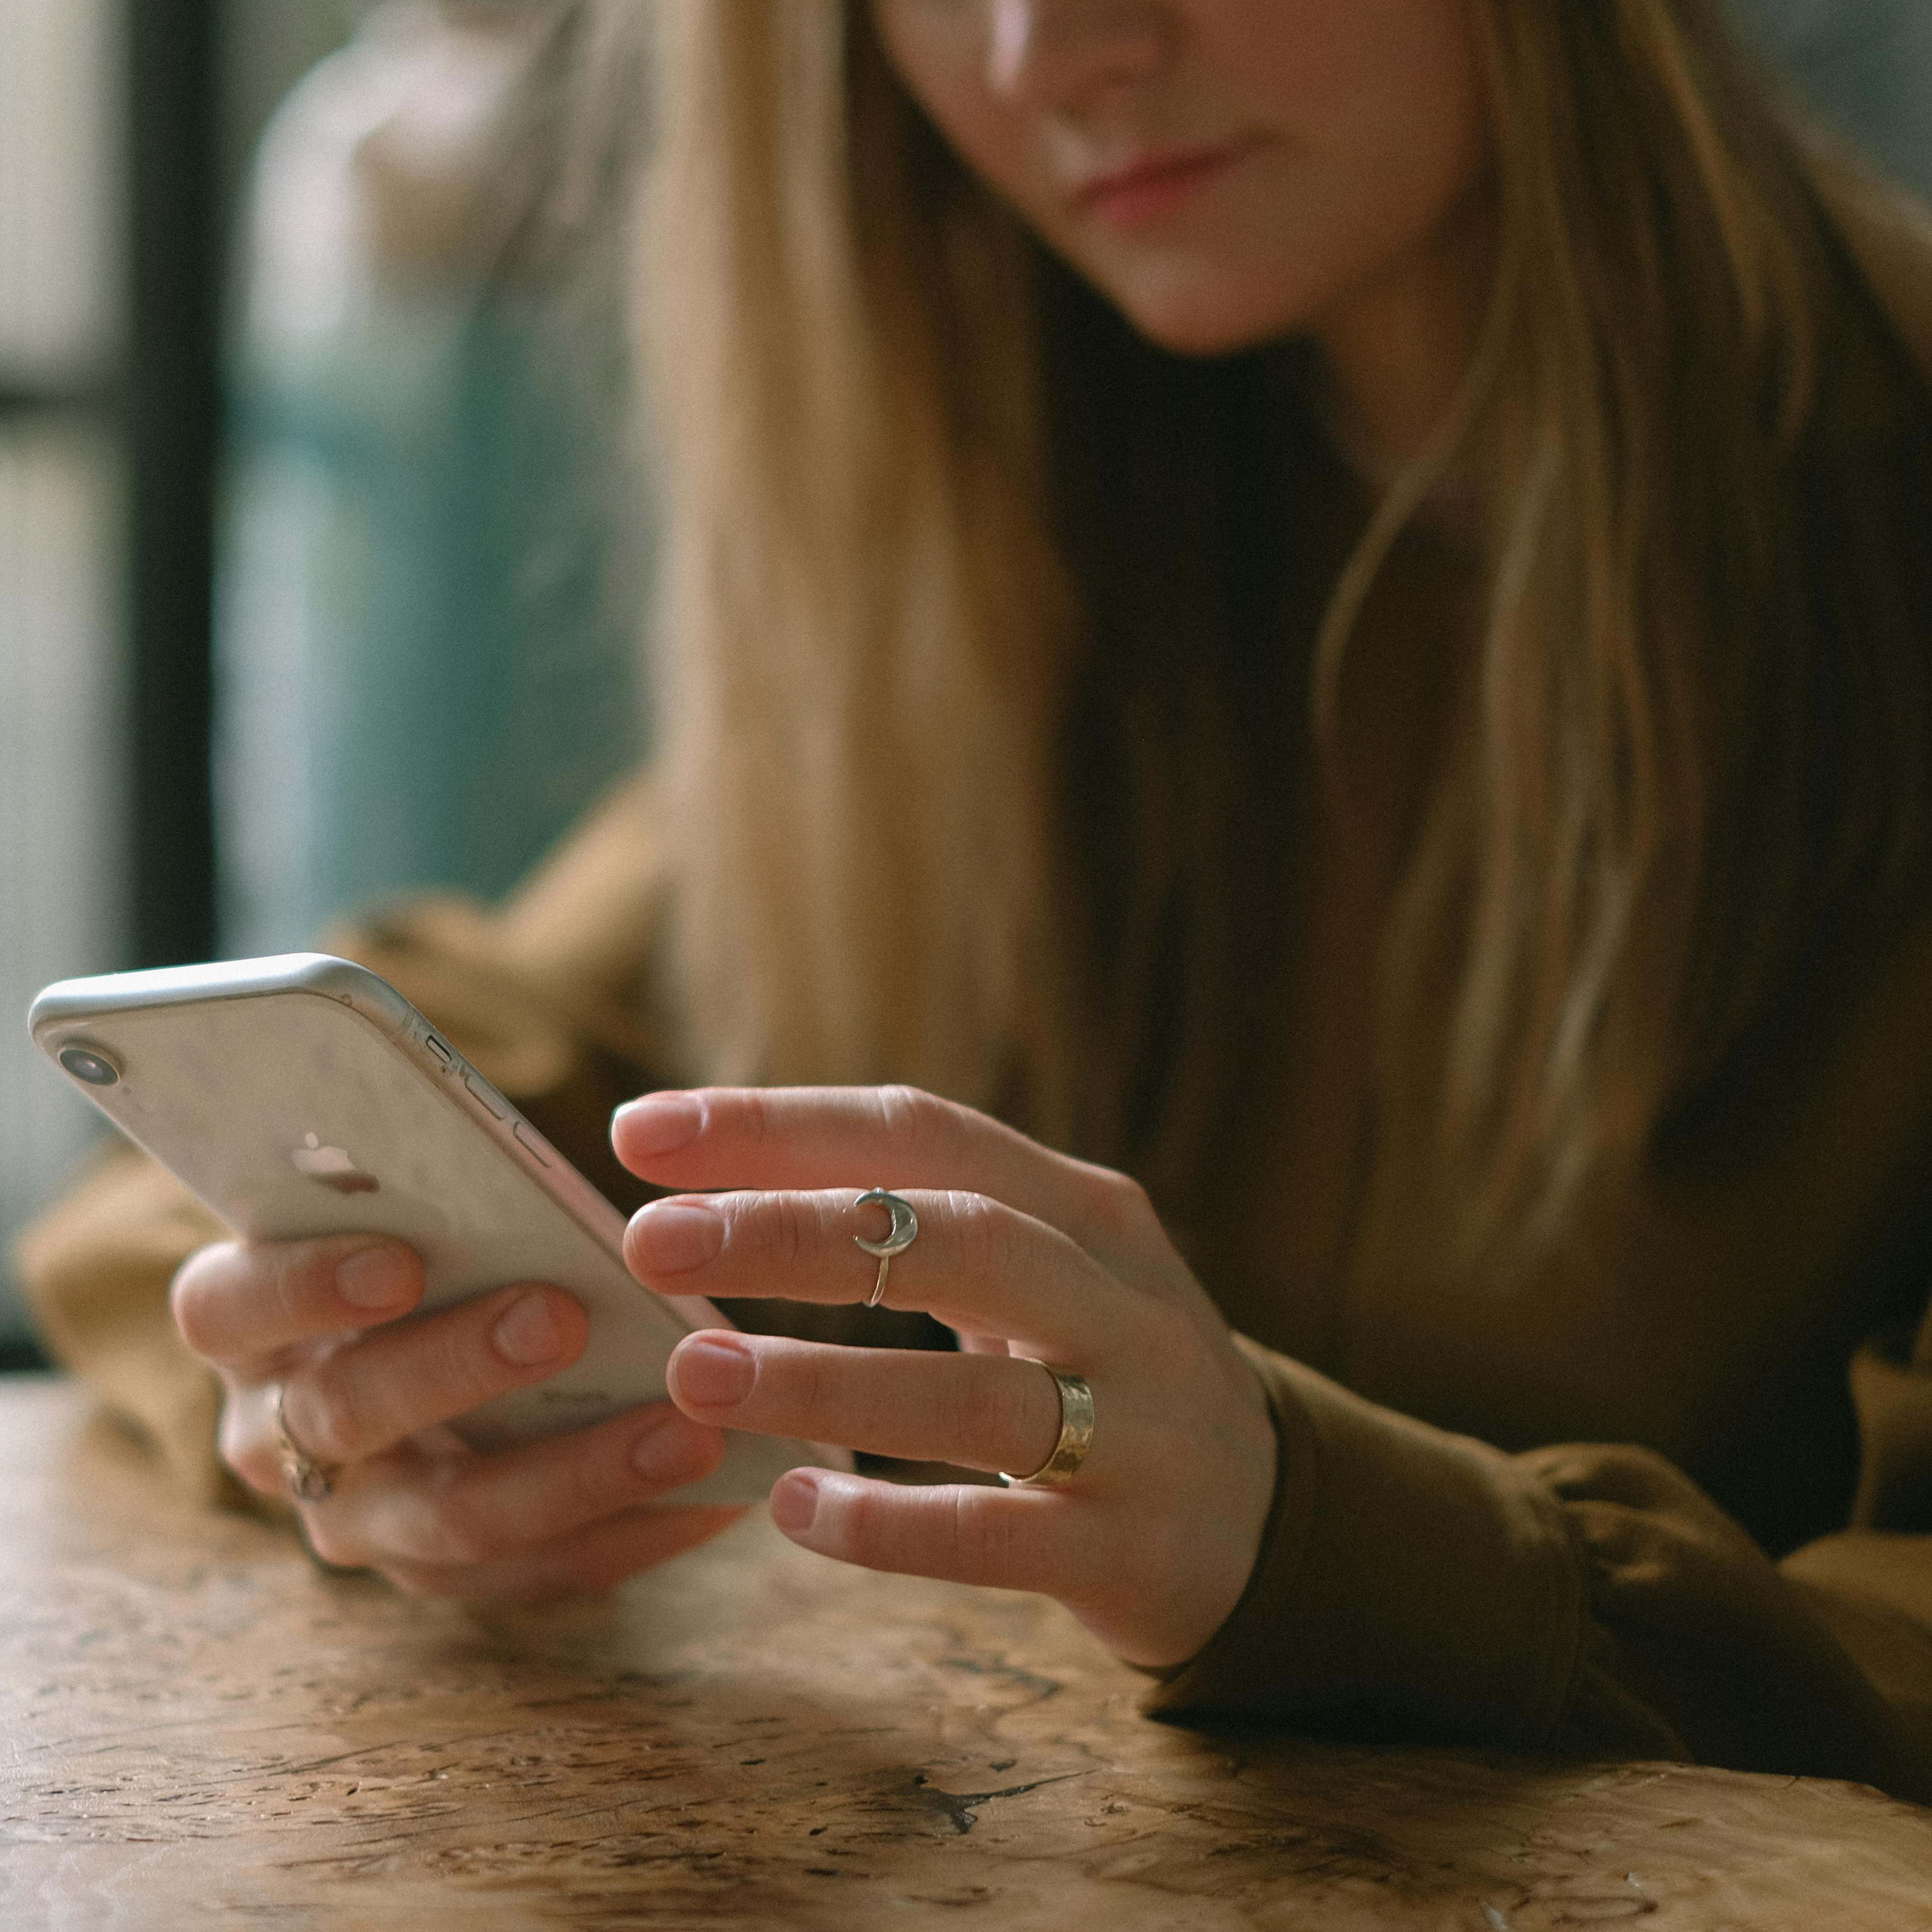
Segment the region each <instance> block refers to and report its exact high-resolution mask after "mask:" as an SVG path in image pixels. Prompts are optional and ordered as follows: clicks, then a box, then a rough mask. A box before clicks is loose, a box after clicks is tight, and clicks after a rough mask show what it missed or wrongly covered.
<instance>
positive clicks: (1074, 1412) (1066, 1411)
mask: <svg viewBox="0 0 1932 1932" xmlns="http://www.w3.org/2000/svg"><path fill="white" fill-rule="evenodd" d="M1013 1359H1014V1360H1015V1361H1019V1362H1031V1364H1033V1365H1034V1367H1035V1368H1037V1369H1044V1370H1046V1372H1047V1373H1048V1374H1049V1375H1050V1376H1052V1378H1053V1385H1054V1387H1055V1388H1056V1389H1058V1391H1059V1392H1060V1440H1059V1441H1058V1442H1056V1443H1055V1445H1053V1454H1052V1455H1050V1456H1049V1457H1048V1458H1047V1459H1046V1461H1045V1462H1044V1463H1041V1465H1040V1467H1039V1468H1038V1469H1036V1470H1034V1472H1033V1474H1032V1475H1030V1476H1010V1475H1007V1472H1006V1471H1005V1470H1004V1469H1002V1470H1001V1472H1000V1481H1001V1482H1003V1483H1004V1484H1006V1486H1007V1488H1008V1489H1010V1490H1012V1489H1018V1488H1019V1487H1021V1486H1022V1484H1025V1485H1028V1486H1030V1487H1032V1488H1034V1489H1040V1490H1046V1489H1051V1488H1052V1487H1054V1485H1055V1484H1058V1483H1065V1482H1070V1481H1072V1480H1073V1478H1074V1477H1075V1476H1076V1475H1078V1474H1079V1469H1080V1466H1081V1464H1082V1463H1084V1462H1085V1461H1086V1460H1087V1452H1088V1450H1089V1449H1091V1448H1093V1446H1094V1391H1092V1390H1091V1388H1088V1385H1087V1378H1086V1377H1085V1376H1076V1375H1075V1374H1074V1373H1073V1371H1072V1370H1069V1369H1056V1368H1055V1367H1054V1366H1053V1364H1052V1363H1051V1362H1043V1361H1041V1360H1040V1358H1039V1357H1038V1356H1037V1355H1016V1356H1015V1357H1014V1358H1013Z"/></svg>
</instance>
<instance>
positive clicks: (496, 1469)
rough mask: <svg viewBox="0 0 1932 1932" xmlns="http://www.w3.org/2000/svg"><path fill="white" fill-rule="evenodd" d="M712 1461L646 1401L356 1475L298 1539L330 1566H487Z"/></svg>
mask: <svg viewBox="0 0 1932 1932" xmlns="http://www.w3.org/2000/svg"><path fill="white" fill-rule="evenodd" d="M723 1456H724V1436H723V1434H722V1433H721V1431H719V1430H717V1429H715V1428H711V1427H706V1425H705V1424H702V1423H699V1422H694V1421H691V1420H689V1419H688V1418H686V1417H685V1416H682V1415H679V1413H678V1412H677V1411H676V1409H673V1407H672V1406H671V1405H670V1403H667V1402H660V1403H652V1404H651V1405H650V1406H649V1408H647V1409H643V1410H641V1411H631V1412H627V1413H626V1414H625V1415H619V1416H613V1417H612V1418H610V1419H609V1420H608V1421H604V1422H601V1423H598V1424H595V1426H594V1427H591V1428H589V1429H583V1430H573V1431H571V1433H569V1434H568V1435H565V1436H551V1437H550V1438H548V1439H546V1440H544V1441H543V1442H531V1443H526V1444H523V1445H520V1446H519V1447H518V1448H514V1449H507V1450H502V1451H495V1452H492V1453H487V1454H471V1455H458V1456H454V1457H421V1456H417V1455H415V1454H410V1453H408V1452H407V1451H406V1452H405V1453H404V1454H399V1455H394V1456H386V1457H381V1458H380V1459H378V1460H376V1461H374V1462H371V1463H364V1464H362V1465H359V1466H357V1467H356V1469H355V1470H354V1471H353V1474H352V1475H351V1477H350V1479H349V1480H347V1481H343V1482H341V1483H339V1484H338V1486H337V1488H336V1490H335V1493H334V1494H333V1495H332V1496H330V1497H329V1499H328V1500H327V1501H326V1502H321V1503H318V1504H317V1505H314V1507H313V1508H311V1510H310V1511H309V1512H308V1520H309V1524H310V1530H311V1537H312V1538H314V1541H315V1542H316V1544H317V1551H318V1553H320V1554H321V1555H323V1556H325V1557H326V1558H327V1559H328V1560H329V1561H330V1562H344V1561H353V1562H356V1563H357V1564H359V1565H363V1566H368V1567H374V1568H385V1567H387V1566H388V1565H391V1564H392V1563H397V1562H408V1563H414V1564H417V1565H426V1566H429V1567H432V1568H460V1567H463V1566H474V1565H478V1564H484V1563H491V1562H499V1561H500V1560H502V1559H506V1558H510V1557H514V1556H519V1555H522V1554H526V1553H529V1551H532V1550H537V1549H540V1548H541V1547H544V1546H545V1545H547V1544H552V1543H553V1542H555V1541H556V1540H557V1539H558V1538H561V1537H565V1536H568V1535H571V1534H572V1533H574V1532H576V1531H577V1530H580V1529H586V1528H588V1527H589V1526H591V1525H592V1524H593V1523H600V1522H602V1521H603V1520H604V1519H605V1518H607V1517H615V1516H619V1515H622V1514H625V1512H627V1511H631V1510H634V1509H637V1508H641V1507H643V1505H646V1504H648V1503H651V1502H655V1501H658V1500H659V1499H662V1498H665V1497H667V1496H672V1495H673V1493H675V1492H676V1490H679V1489H682V1487H685V1485H686V1484H689V1483H694V1482H696V1481H698V1480H699V1479H700V1478H703V1477H705V1476H708V1475H709V1474H710V1473H711V1472H712V1470H714V1469H716V1468H717V1466H718V1463H719V1462H720V1461H721V1460H722V1458H723ZM332 1552H336V1553H339V1554H332Z"/></svg>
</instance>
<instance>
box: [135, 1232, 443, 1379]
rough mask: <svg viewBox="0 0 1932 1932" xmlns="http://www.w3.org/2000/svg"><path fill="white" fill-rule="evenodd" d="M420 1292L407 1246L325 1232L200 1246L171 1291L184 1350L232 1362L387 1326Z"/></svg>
mask: <svg viewBox="0 0 1932 1932" xmlns="http://www.w3.org/2000/svg"><path fill="white" fill-rule="evenodd" d="M422 1289H423V1265H422V1258H421V1257H420V1256H419V1255H418V1254H417V1253H416V1250H414V1249H413V1248H410V1247H405V1246H404V1244H403V1243H401V1241H371V1240H370V1238H368V1235H324V1236H323V1237H322V1238H320V1239H318V1240H316V1241H262V1242H242V1241H223V1242H220V1243H217V1244H216V1245H215V1246H214V1247H207V1248H202V1249H201V1250H199V1252H198V1253H195V1254H192V1255H190V1256H189V1257H188V1258H187V1260H186V1261H185V1262H183V1263H182V1264H181V1268H180V1270H179V1271H178V1273H177V1274H175V1279H174V1286H173V1287H172V1290H171V1291H170V1294H171V1296H172V1302H173V1306H174V1315H175V1322H176V1324H177V1325H178V1326H179V1328H180V1329H181V1334H182V1337H183V1338H184V1340H186V1342H187V1345H188V1346H189V1347H190V1349H193V1350H194V1352H196V1354H197V1355H204V1356H205V1357H207V1358H208V1360H209V1361H215V1362H222V1363H231V1364H232V1363H241V1362H245V1361H249V1360H251V1359H252V1358H256V1357H259V1356H263V1355H272V1354H273V1353H274V1352H275V1351H276V1350H277V1349H286V1348H288V1347H290V1346H292V1345H293V1344H294V1343H299V1342H313V1341H318V1340H321V1339H322V1338H323V1337H325V1336H329V1335H339V1334H343V1333H344V1332H345V1331H349V1330H353V1329H357V1328H368V1327H369V1326H371V1324H373V1323H375V1322H388V1321H392V1320H393V1319H395V1317H396V1316H399V1315H403V1314H406V1313H408V1311H409V1310H410V1309H412V1308H413V1307H415V1306H416V1303H417V1302H418V1301H419V1299H420V1298H422Z"/></svg>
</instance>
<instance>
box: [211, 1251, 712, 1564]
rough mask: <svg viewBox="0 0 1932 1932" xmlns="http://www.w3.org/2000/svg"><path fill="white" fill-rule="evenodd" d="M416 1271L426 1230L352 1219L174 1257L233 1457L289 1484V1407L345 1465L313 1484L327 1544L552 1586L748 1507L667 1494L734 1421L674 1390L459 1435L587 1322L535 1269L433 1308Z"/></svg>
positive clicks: (310, 1510)
mask: <svg viewBox="0 0 1932 1932" xmlns="http://www.w3.org/2000/svg"><path fill="white" fill-rule="evenodd" d="M424 1282H425V1269H424V1267H423V1264H422V1259H421V1258H420V1257H419V1256H417V1255H416V1253H415V1252H414V1250H412V1249H410V1248H409V1247H407V1246H405V1245H404V1244H401V1243H400V1242H396V1241H388V1240H383V1239H375V1240H372V1239H371V1238H369V1237H368V1236H366V1235H360V1234H358V1235H328V1236H323V1237H321V1238H316V1239H312V1240H308V1241H287V1242H265V1243H254V1244H250V1243H242V1242H224V1243H221V1244H217V1245H216V1246H214V1247H207V1248H204V1249H202V1250H200V1252H199V1253H197V1254H196V1255H194V1256H191V1257H190V1259H189V1260H188V1261H187V1262H186V1263H185V1264H184V1265H183V1267H182V1268H181V1271H180V1273H179V1274H178V1275H177V1277H175V1286H174V1304H175V1311H176V1316H177V1319H178V1321H179V1322H180V1325H181V1329H182V1332H183V1334H184V1335H185V1336H186V1337H187V1340H188V1341H189V1343H190V1346H193V1347H194V1348H195V1349H196V1350H197V1351H198V1352H200V1353H201V1354H202V1355H204V1356H205V1357H206V1358H208V1361H210V1363H211V1365H212V1366H213V1367H214V1369H215V1370H216V1371H217V1373H218V1374H219V1375H220V1377H221V1379H222V1382H223V1386H224V1388H225V1390H226V1401H225V1403H224V1406H223V1421H222V1447H223V1454H224V1457H226V1460H227V1461H228V1463H229V1465H230V1466H232V1467H233V1468H234V1469H236V1471H237V1472H238V1473H239V1474H240V1475H242V1478H244V1480H245V1481H248V1482H249V1483H250V1484H252V1485H253V1486H254V1487H256V1488H257V1489H258V1490H262V1491H263V1492H264V1493H268V1494H271V1495H278V1494H281V1493H284V1472H283V1467H282V1454H283V1451H282V1445H281V1427H280V1425H281V1421H283V1419H284V1418H285V1420H286V1426H287V1430H288V1432H289V1433H290V1436H292V1437H293V1439H294V1440H295V1441H296V1442H297V1443H299V1445H301V1447H302V1449H303V1451H305V1453H307V1454H311V1455H312V1456H314V1457H317V1459H318V1460H322V1461H323V1462H325V1463H331V1464H335V1465H338V1467H337V1468H336V1469H335V1472H334V1475H333V1479H332V1484H331V1486H330V1490H329V1494H328V1495H327V1496H326V1497H325V1498H323V1499H320V1501H316V1502H308V1503H305V1504H304V1505H302V1515H303V1517H304V1520H305V1532H306V1533H307V1535H308V1538H309V1541H310V1543H311V1545H312V1547H314V1550H315V1551H316V1553H317V1555H318V1556H320V1557H322V1558H323V1559H324V1560H325V1561H326V1562H331V1563H335V1564H341V1565H345V1566H347V1567H350V1568H358V1569H373V1570H376V1571H380V1572H381V1573H382V1574H383V1575H385V1576H386V1577H388V1578H389V1580H390V1581H392V1583H395V1584H397V1585H398V1586H399V1587H401V1588H402V1589H405V1590H407V1591H409V1592H411V1593H413V1594H416V1595H437V1596H449V1597H455V1598H469V1599H476V1600H496V1601H501V1600H505V1599H518V1598H524V1599H528V1598H544V1597H550V1596H556V1595H571V1594H578V1593H582V1592H592V1591H596V1590H600V1589H607V1588H608V1587H610V1586H612V1585H613V1584H615V1583H618V1582H619V1581H621V1580H622V1579H623V1578H624V1577H628V1576H630V1575H631V1574H634V1573H635V1572H637V1571H640V1570H643V1569H646V1568H649V1567H651V1566H652V1565H655V1564H656V1563H659V1562H664V1561H665V1560H666V1559H668V1558H670V1557H672V1556H676V1555H678V1554H679V1553H681V1552H682V1551H683V1550H687V1549H689V1548H691V1547H693V1546H694V1544H698V1543H700V1542H702V1541H705V1540H706V1538H709V1537H710V1536H712V1535H715V1533H716V1532H718V1530H719V1529H722V1528H724V1527H725V1526H727V1524H729V1523H731V1522H732V1521H733V1520H735V1519H736V1517H737V1515H738V1514H739V1511H738V1510H737V1509H736V1508H731V1507H729V1506H720V1505H712V1506H709V1507H703V1506H700V1507H695V1508H692V1507H685V1508H679V1507H674V1506H669V1507H667V1504H668V1505H676V1502H677V1497H676V1492H677V1491H678V1490H682V1489H685V1488H687V1487H688V1486H689V1485H691V1484H694V1483H697V1482H700V1481H703V1479H704V1478H707V1477H709V1476H711V1475H712V1474H713V1472H715V1470H716V1469H717V1468H718V1464H719V1463H720V1461H721V1459H722V1457H723V1455H724V1443H725V1438H724V1433H723V1432H722V1431H721V1430H715V1429H707V1428H705V1427H702V1426H700V1424H695V1423H693V1422H691V1421H688V1420H687V1419H686V1418H684V1417H683V1416H682V1415H679V1414H678V1412H676V1410H675V1409H673V1408H672V1406H670V1403H668V1402H666V1401H658V1402H655V1403H649V1404H647V1405H646V1406H644V1407H643V1408H642V1409H625V1410H623V1411H622V1412H619V1414H617V1415H614V1416H612V1417H610V1418H607V1419H606V1420H604V1421H600V1422H597V1423H594V1424H591V1425H590V1426H589V1427H586V1428H583V1429H575V1430H566V1431H565V1432H564V1433H561V1434H558V1435H554V1436H547V1437H544V1438H543V1439H539V1440H538V1441H536V1442H530V1443H526V1444H523V1445H519V1446H516V1447H512V1448H502V1449H496V1450H484V1451H478V1450H475V1449H472V1448H470V1447H469V1445H466V1443H464V1442H463V1441H462V1440H461V1439H460V1438H459V1437H458V1436H457V1435H456V1434H455V1431H454V1430H452V1429H450V1428H449V1427H446V1424H449V1422H450V1421H452V1420H454V1419H455V1418H458V1417H460V1416H461V1415H464V1414H466V1413H468V1412H471V1411H473V1410H474V1409H476V1408H477V1407H478V1406H479V1405H481V1404H482V1403H487V1402H489V1401H490V1400H497V1399H500V1398H501V1397H503V1396H505V1395H508V1394H514V1392H515V1391H517V1390H519V1389H521V1388H526V1387H529V1386H531V1385H534V1384H535V1383H537V1382H540V1381H541V1379H543V1378H544V1377H546V1376H550V1375H553V1374H554V1373H556V1372H557V1370H559V1369H562V1368H564V1367H568V1365H569V1364H571V1362H573V1361H577V1360H578V1359H580V1357H581V1355H582V1353H583V1350H584V1349H585V1347H586V1344H587V1343H588V1342H589V1335H590V1323H589V1318H588V1316H586V1313H585V1311H584V1310H583V1306H582V1304H580V1303H579V1302H578V1301H577V1300H576V1299H575V1298H574V1297H572V1296H571V1295H567V1294H565V1293H564V1292H562V1290H561V1289H556V1288H555V1287H553V1286H549V1285H547V1284H541V1283H517V1284H512V1285H511V1286H508V1287H505V1288H503V1289H498V1290H496V1291H495V1292H492V1293H490V1294H487V1295H481V1296H478V1297H476V1298H473V1299H472V1300H469V1301H464V1302H461V1303H459V1304H456V1305H455V1306H453V1307H446V1308H444V1309H442V1310H437V1311H435V1312H434V1313H429V1314H427V1315H420V1316H419V1315H418V1314H417V1313H416V1311H417V1310H418V1308H419V1304H420V1302H421V1300H422V1291H423V1286H424ZM278 1401H279V1402H280V1403H281V1405H282V1412H281V1416H279V1417H278V1412H277V1403H278Z"/></svg>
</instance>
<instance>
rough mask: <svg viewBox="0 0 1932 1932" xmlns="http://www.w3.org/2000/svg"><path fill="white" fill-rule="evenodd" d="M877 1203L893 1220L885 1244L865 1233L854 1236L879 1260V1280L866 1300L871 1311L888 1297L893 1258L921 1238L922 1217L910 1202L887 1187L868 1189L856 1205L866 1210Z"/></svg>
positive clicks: (867, 1251)
mask: <svg viewBox="0 0 1932 1932" xmlns="http://www.w3.org/2000/svg"><path fill="white" fill-rule="evenodd" d="M872 1202H877V1204H878V1205H879V1206H880V1207H881V1208H883V1209H884V1210H885V1211H886V1213H887V1214H889V1215H890V1216H891V1217H892V1232H891V1233H890V1234H889V1235H887V1236H886V1238H885V1239H884V1240H883V1241H867V1240H866V1238H865V1236H864V1235H853V1237H852V1239H853V1241H855V1242H856V1244H858V1246H859V1247H862V1248H863V1249H864V1250H865V1252H866V1253H868V1255H877V1256H878V1258H879V1278H878V1280H877V1281H875V1282H874V1283H873V1284H872V1292H871V1294H870V1295H868V1296H867V1297H866V1298H865V1306H866V1307H868V1308H876V1307H878V1305H879V1304H880V1302H882V1301H884V1299H885V1298H886V1276H887V1275H889V1274H890V1273H891V1272H892V1257H893V1256H895V1255H902V1254H904V1253H905V1251H906V1250H907V1249H908V1248H909V1247H911V1246H912V1244H913V1242H914V1241H917V1240H918V1239H919V1217H918V1216H917V1215H916V1214H914V1213H913V1205H912V1203H911V1202H910V1201H903V1200H901V1199H900V1198H899V1196H898V1195H896V1194H889V1193H886V1190H884V1189H883V1187H868V1189H867V1190H865V1193H862V1195H860V1196H859V1198H858V1199H857V1200H856V1201H855V1202H853V1204H852V1205H853V1207H855V1208H864V1207H866V1206H868V1205H871V1203H872Z"/></svg>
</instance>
